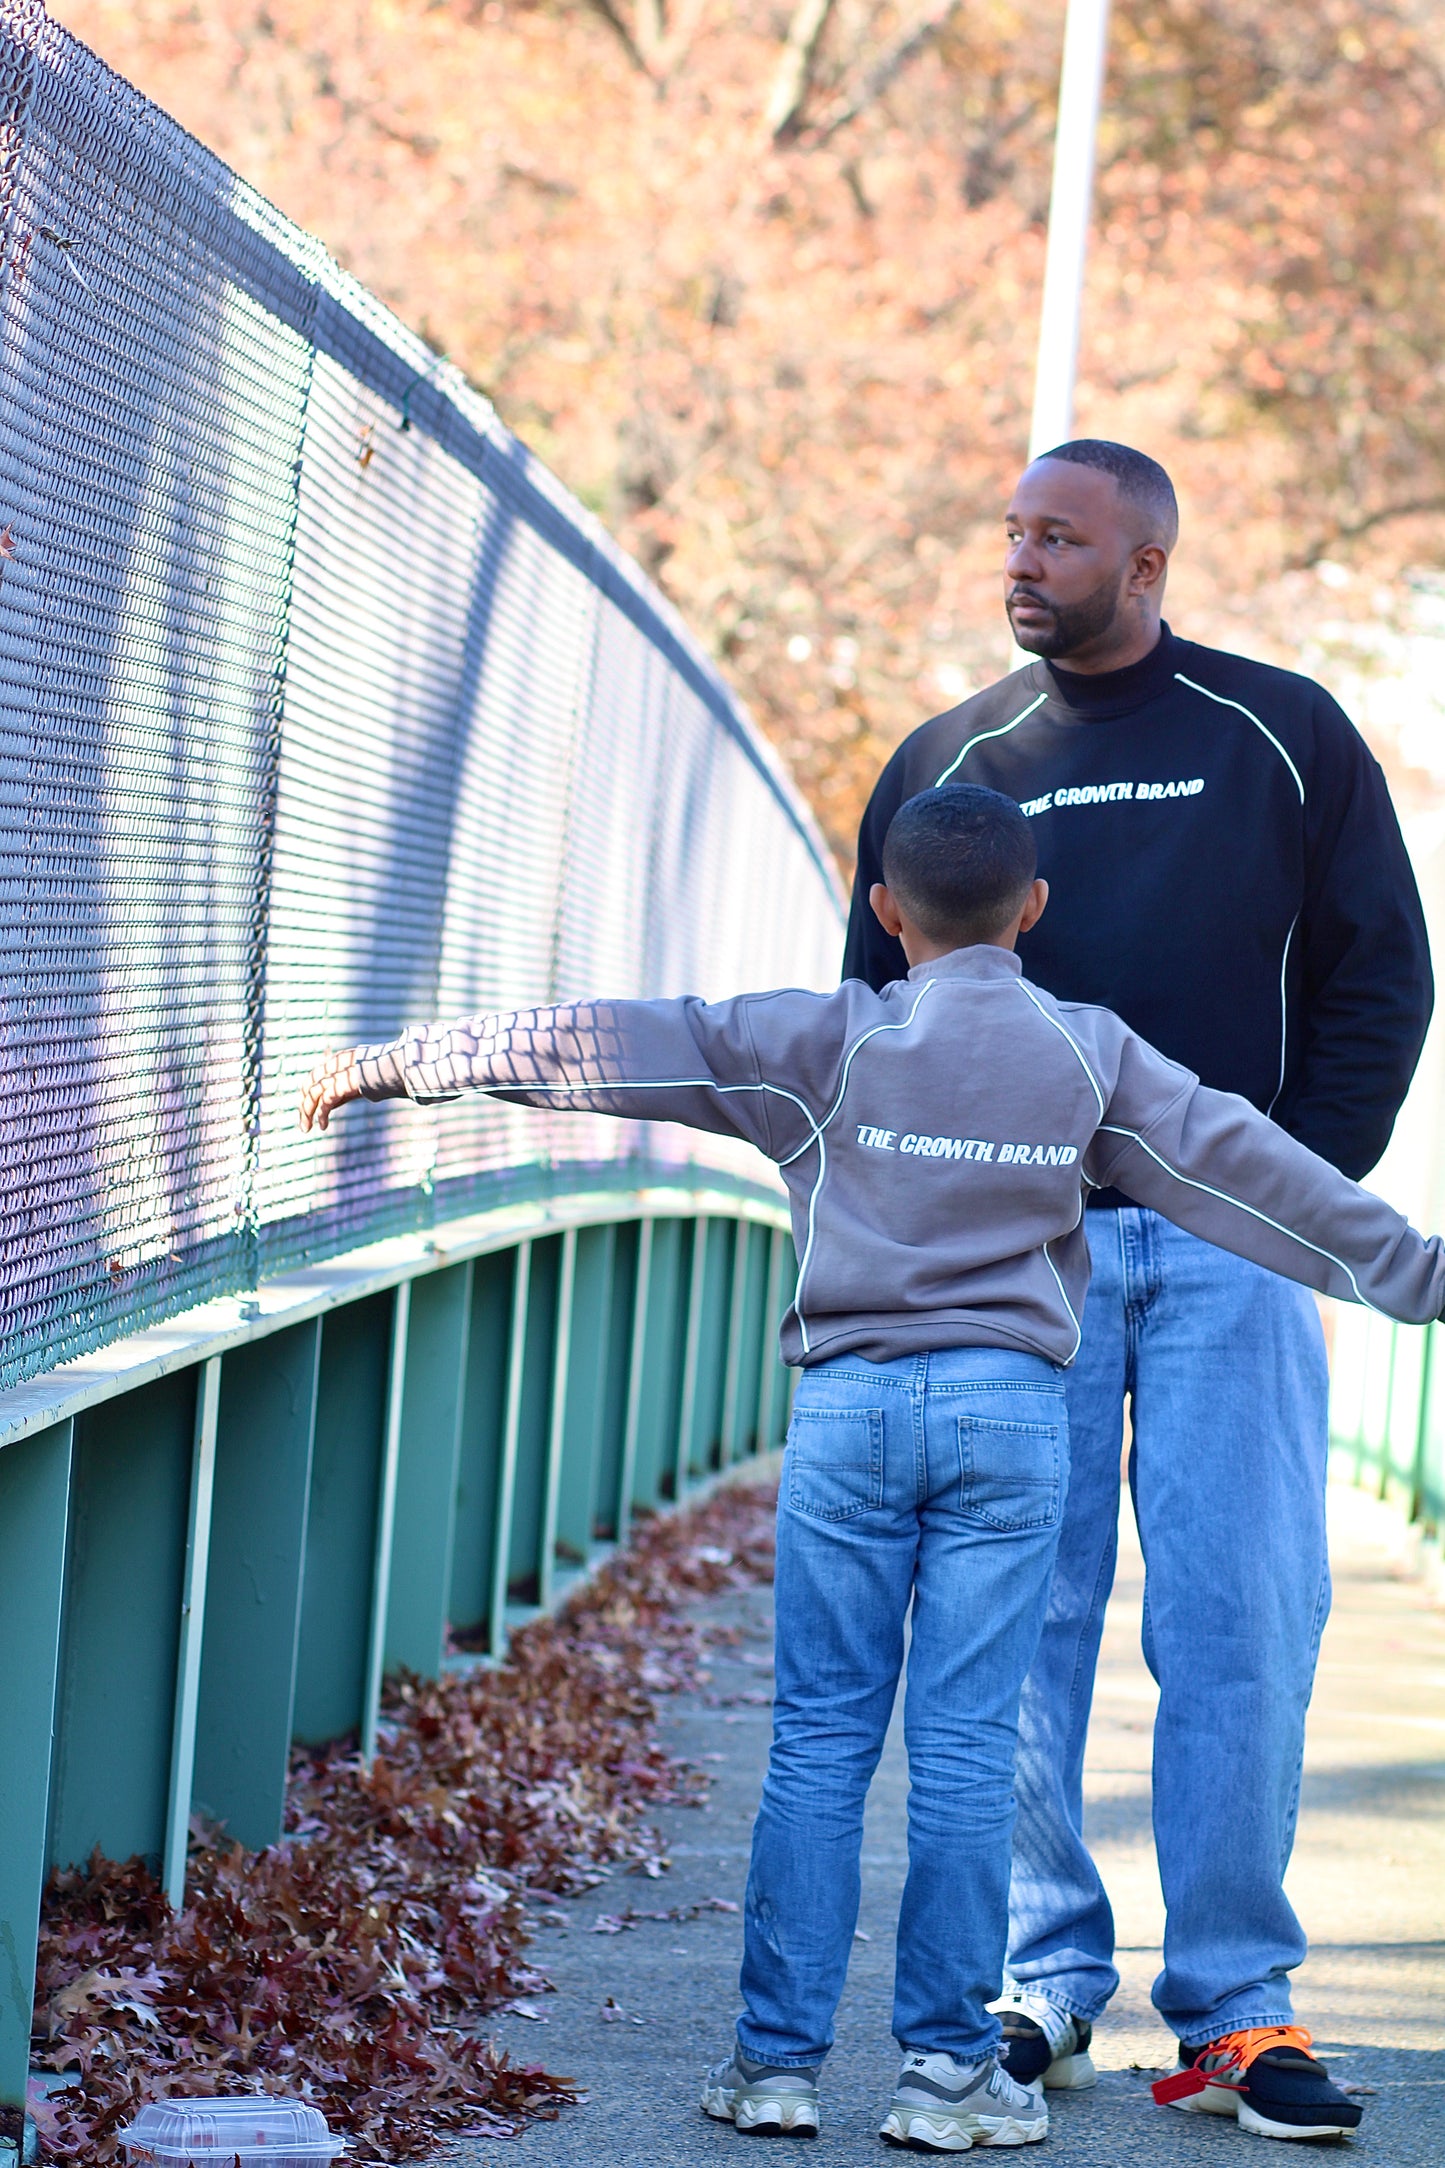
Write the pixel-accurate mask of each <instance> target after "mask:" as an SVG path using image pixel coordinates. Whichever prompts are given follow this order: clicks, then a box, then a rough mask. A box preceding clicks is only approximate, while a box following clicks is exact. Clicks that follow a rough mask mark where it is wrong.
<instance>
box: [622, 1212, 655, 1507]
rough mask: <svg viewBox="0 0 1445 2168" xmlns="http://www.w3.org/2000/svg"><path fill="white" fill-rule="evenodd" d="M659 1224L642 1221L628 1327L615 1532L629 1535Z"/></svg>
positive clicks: (640, 1433) (639, 1442)
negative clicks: (624, 1403) (654, 1257)
mask: <svg viewBox="0 0 1445 2168" xmlns="http://www.w3.org/2000/svg"><path fill="white" fill-rule="evenodd" d="M655 1234H656V1222H655V1221H654V1220H651V1219H645V1220H643V1222H642V1224H641V1226H640V1227H639V1228H638V1230H637V1247H636V1251H635V1254H634V1257H633V1270H632V1309H631V1314H630V1317H629V1319H628V1327H627V1400H626V1406H625V1410H624V1414H623V1420H622V1458H621V1464H620V1466H619V1468H618V1472H617V1509H616V1532H617V1537H618V1540H619V1541H621V1539H622V1537H623V1536H624V1535H625V1534H626V1532H627V1524H628V1522H629V1520H630V1519H631V1517H632V1507H633V1500H634V1498H635V1496H636V1491H637V1462H638V1452H639V1446H640V1444H641V1439H642V1425H643V1419H644V1408H645V1401H646V1395H647V1327H648V1319H649V1317H650V1316H651V1307H652V1249H653V1241H654V1237H655Z"/></svg>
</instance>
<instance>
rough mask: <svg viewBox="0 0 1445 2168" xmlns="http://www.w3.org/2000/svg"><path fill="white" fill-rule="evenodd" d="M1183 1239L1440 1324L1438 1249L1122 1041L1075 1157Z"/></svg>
mask: <svg viewBox="0 0 1445 2168" xmlns="http://www.w3.org/2000/svg"><path fill="white" fill-rule="evenodd" d="M1085 1170H1086V1172H1087V1174H1088V1177H1089V1179H1090V1180H1091V1181H1093V1182H1097V1183H1099V1184H1100V1185H1103V1186H1112V1187H1116V1188H1119V1189H1122V1190H1123V1191H1124V1192H1125V1194H1126V1195H1127V1196H1129V1197H1132V1198H1133V1199H1134V1200H1135V1201H1136V1203H1138V1204H1142V1205H1147V1206H1149V1207H1151V1208H1152V1209H1153V1210H1154V1211H1156V1212H1162V1213H1163V1214H1164V1216H1165V1218H1166V1219H1171V1220H1173V1221H1174V1222H1175V1224H1176V1225H1177V1226H1180V1227H1183V1228H1186V1229H1187V1230H1188V1231H1189V1233H1191V1234H1196V1235H1202V1236H1203V1237H1204V1239H1205V1240H1206V1241H1208V1242H1216V1243H1218V1244H1219V1246H1220V1248H1221V1249H1226V1250H1233V1251H1234V1252H1235V1253H1236V1255H1238V1256H1240V1257H1248V1258H1250V1259H1252V1260H1253V1262H1254V1263H1255V1264H1259V1265H1266V1266H1268V1267H1269V1269H1270V1270H1271V1271H1272V1272H1280V1273H1283V1274H1284V1275H1285V1277H1286V1278H1288V1279H1291V1280H1300V1281H1302V1282H1303V1283H1304V1285H1305V1286H1306V1287H1313V1288H1316V1289H1318V1291H1319V1292H1320V1293H1321V1294H1325V1295H1336V1296H1339V1297H1340V1298H1341V1299H1343V1300H1344V1301H1346V1302H1363V1303H1365V1304H1367V1305H1368V1307H1369V1308H1371V1309H1374V1310H1382V1311H1384V1312H1385V1314H1386V1315H1387V1316H1389V1317H1394V1318H1399V1319H1400V1320H1401V1321H1402V1322H1404V1323H1406V1324H1415V1325H1424V1324H1428V1323H1429V1322H1430V1321H1431V1320H1432V1319H1434V1318H1438V1317H1439V1316H1440V1315H1441V1314H1442V1312H1445V1244H1442V1242H1441V1238H1440V1237H1439V1236H1438V1235H1432V1236H1430V1237H1429V1238H1428V1239H1427V1238H1426V1237H1425V1236H1424V1235H1420V1234H1417V1233H1416V1231H1415V1229H1414V1228H1413V1227H1412V1226H1411V1225H1410V1223H1409V1221H1408V1220H1406V1219H1405V1218H1403V1217H1402V1215H1401V1214H1400V1213H1398V1212H1397V1211H1395V1210H1394V1208H1393V1206H1391V1205H1388V1204H1386V1203H1385V1201H1384V1199H1383V1198H1380V1197H1376V1196H1373V1195H1372V1194H1371V1193H1370V1191H1368V1190H1364V1189H1361V1188H1360V1187H1359V1185H1358V1184H1357V1183H1355V1182H1351V1181H1350V1180H1349V1179H1348V1178H1347V1177H1346V1176H1345V1175H1342V1174H1340V1173H1339V1172H1338V1171H1337V1170H1336V1169H1335V1168H1334V1167H1332V1166H1331V1165H1330V1164H1329V1162H1328V1161H1327V1160H1324V1159H1320V1158H1319V1157H1317V1155H1316V1154H1315V1153H1314V1152H1312V1151H1310V1150H1309V1149H1308V1147H1307V1146H1305V1145H1303V1144H1299V1143H1297V1142H1296V1141H1295V1139H1294V1138H1293V1137H1291V1136H1288V1135H1287V1134H1286V1133H1285V1131H1284V1130H1282V1129H1281V1128H1279V1126H1278V1125H1277V1124H1276V1123H1274V1122H1272V1121H1270V1120H1269V1118H1268V1116H1267V1115H1264V1114H1261V1113H1259V1112H1258V1111H1257V1109H1256V1108H1254V1107H1252V1106H1251V1105H1250V1104H1249V1103H1248V1101H1247V1100H1244V1099H1238V1098H1236V1097H1235V1096H1234V1094H1233V1093H1231V1092H1216V1091H1210V1090H1209V1089H1208V1088H1207V1087H1206V1086H1205V1085H1203V1084H1201V1083H1200V1082H1199V1080H1198V1078H1197V1077H1194V1076H1191V1075H1190V1074H1189V1072H1188V1071H1187V1070H1183V1069H1180V1068H1178V1067H1177V1066H1176V1065H1175V1064H1174V1063H1173V1062H1170V1061H1166V1060H1165V1058H1164V1056H1163V1055H1162V1054H1159V1053H1157V1052H1156V1051H1155V1049H1154V1048H1153V1047H1151V1046H1149V1045H1148V1044H1147V1043H1146V1042H1145V1041H1144V1040H1142V1039H1138V1038H1135V1037H1134V1035H1133V1034H1132V1033H1129V1034H1128V1035H1127V1037H1126V1041H1125V1044H1124V1046H1123V1049H1122V1058H1121V1061H1120V1065H1119V1071H1118V1082H1117V1084H1116V1087H1115V1089H1114V1091H1113V1093H1112V1095H1111V1097H1110V1099H1109V1103H1108V1105H1107V1106H1106V1107H1105V1109H1104V1112H1103V1115H1102V1117H1101V1120H1100V1123H1099V1129H1098V1132H1097V1134H1096V1136H1095V1138H1094V1142H1093V1144H1092V1145H1091V1146H1090V1148H1089V1151H1088V1153H1087V1154H1086V1156H1085Z"/></svg>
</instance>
